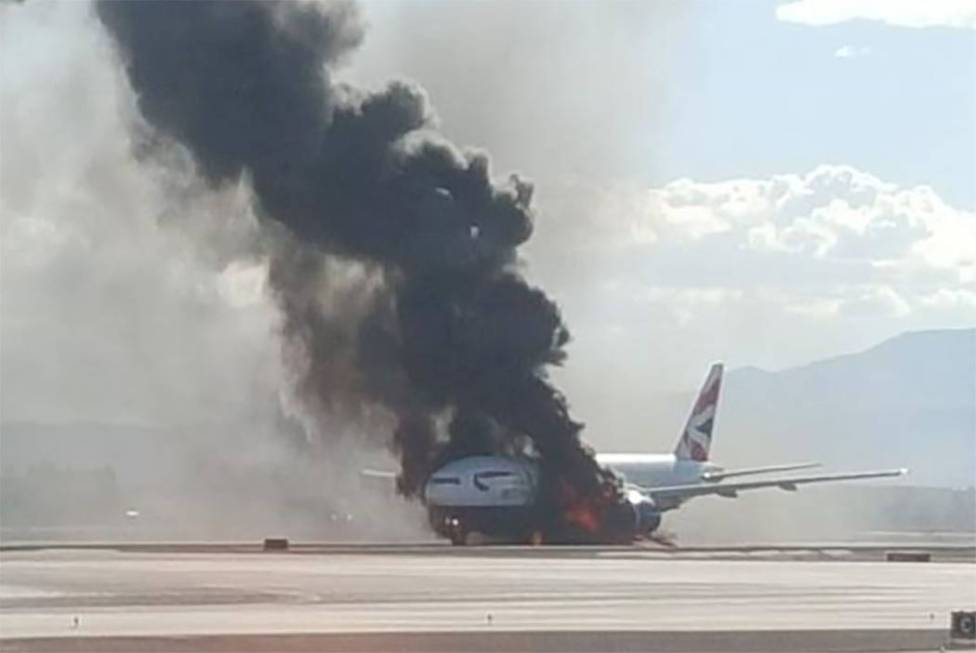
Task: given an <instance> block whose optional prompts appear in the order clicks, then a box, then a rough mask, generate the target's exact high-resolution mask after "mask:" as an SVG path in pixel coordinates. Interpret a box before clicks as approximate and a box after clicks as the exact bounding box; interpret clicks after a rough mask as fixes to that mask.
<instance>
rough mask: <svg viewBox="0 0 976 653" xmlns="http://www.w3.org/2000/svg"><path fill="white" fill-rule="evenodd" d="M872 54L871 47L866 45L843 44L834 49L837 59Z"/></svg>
mask: <svg viewBox="0 0 976 653" xmlns="http://www.w3.org/2000/svg"><path fill="white" fill-rule="evenodd" d="M869 54H871V48H869V47H868V46H866V45H842V46H841V47H839V48H837V49H836V50H834V57H836V58H837V59H854V58H855V57H866V56H868V55H869Z"/></svg>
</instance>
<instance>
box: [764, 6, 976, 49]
mask: <svg viewBox="0 0 976 653" xmlns="http://www.w3.org/2000/svg"><path fill="white" fill-rule="evenodd" d="M776 17H777V18H778V19H779V20H782V21H786V22H790V23H799V24H802V25H810V26H815V27H819V26H822V25H835V24H837V23H844V22H847V21H851V20H858V19H861V20H874V21H880V22H883V23H885V24H887V25H893V26H898V27H914V28H924V27H957V28H968V29H976V4H974V3H973V2H972V0H923V1H919V0H795V1H794V2H787V3H785V4H781V5H779V6H778V7H776ZM838 56H840V55H838Z"/></svg>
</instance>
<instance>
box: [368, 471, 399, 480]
mask: <svg viewBox="0 0 976 653" xmlns="http://www.w3.org/2000/svg"><path fill="white" fill-rule="evenodd" d="M359 475H360V476H362V477H363V478H372V479H381V480H384V481H395V480H396V477H397V473H396V472H391V471H389V470H386V469H361V470H359Z"/></svg>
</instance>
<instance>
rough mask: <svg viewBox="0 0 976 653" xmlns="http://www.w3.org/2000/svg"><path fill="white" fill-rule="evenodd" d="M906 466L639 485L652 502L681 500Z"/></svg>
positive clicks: (880, 474)
mask: <svg viewBox="0 0 976 653" xmlns="http://www.w3.org/2000/svg"><path fill="white" fill-rule="evenodd" d="M907 473H908V470H907V469H904V468H903V469H884V470H879V471H871V472H851V473H844V474H822V475H819V476H795V477H792V478H770V479H765V480H762V481H740V482H738V483H692V484H688V485H668V486H664V487H641V486H638V487H639V488H640V491H641V492H642V493H644V494H646V495H647V496H648V497H650V498H651V499H652V500H653V501H655V502H661V503H675V502H678V503H680V502H681V501H683V500H685V499H690V498H691V497H700V496H704V495H706V494H717V495H719V496H723V497H735V496H737V495H738V493H739V492H742V491H744V490H758V489H760V488H766V487H778V488H780V489H782V490H790V491H795V490H796V488H797V486H798V485H808V484H810V483H829V482H831V481H852V480H855V479H864V478H886V477H891V476H903V475H904V474H907Z"/></svg>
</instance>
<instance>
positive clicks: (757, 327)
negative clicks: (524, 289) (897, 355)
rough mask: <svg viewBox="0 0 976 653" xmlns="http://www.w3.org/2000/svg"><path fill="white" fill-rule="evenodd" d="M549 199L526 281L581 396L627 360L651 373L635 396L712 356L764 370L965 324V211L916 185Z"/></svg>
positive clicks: (734, 182)
mask: <svg viewBox="0 0 976 653" xmlns="http://www.w3.org/2000/svg"><path fill="white" fill-rule="evenodd" d="M560 195H561V196H562V197H561V202H562V204H561V205H560V206H561V208H562V209H563V210H562V211H557V212H550V211H549V209H550V208H552V207H551V206H544V207H543V209H544V210H543V213H542V215H543V217H544V218H545V217H546V216H549V217H550V218H553V219H555V218H558V220H559V222H558V223H543V224H541V225H540V228H544V227H548V229H549V230H550V231H548V232H546V231H543V232H542V233H540V234H539V238H538V241H537V242H536V243H534V249H533V250H532V251H531V263H532V268H531V270H530V271H531V273H532V275H533V277H535V278H536V279H540V280H541V281H542V284H543V285H544V286H545V287H546V288H547V289H549V290H552V291H553V292H554V293H555V296H556V297H557V298H558V299H559V301H560V303H561V304H562V306H563V309H564V312H565V314H566V317H567V322H568V323H569V325H570V326H571V328H572V330H573V332H574V334H575V340H574V342H575V344H574V346H573V347H574V348H573V351H572V355H571V356H570V365H572V366H577V365H578V366H579V367H578V368H577V369H579V370H581V371H580V372H579V374H580V378H579V379H574V378H573V377H572V374H573V371H572V370H570V371H569V372H567V378H570V379H572V383H573V384H577V385H579V386H580V387H583V386H586V384H587V381H586V380H585V379H583V377H584V376H587V375H592V374H593V373H594V370H600V369H603V368H602V367H601V366H607V365H610V364H609V363H607V362H606V361H618V363H615V364H618V365H619V364H620V363H619V361H623V360H630V359H631V358H632V357H633V356H634V352H635V347H636V348H639V349H645V348H646V349H647V350H648V351H649V352H652V353H649V354H648V355H647V360H646V361H645V362H646V364H648V365H652V367H653V369H656V370H662V369H663V370H664V372H665V373H664V374H663V375H646V376H645V375H643V373H642V372H640V370H638V369H636V368H635V369H634V370H633V372H632V373H633V374H634V375H635V379H637V380H635V383H636V384H637V385H638V386H640V385H641V384H644V386H646V385H648V384H655V383H657V384H663V383H668V382H672V381H674V379H679V378H682V379H684V381H682V382H684V383H688V384H692V383H694V381H695V379H694V378H692V377H694V375H695V374H697V373H698V370H699V368H700V366H702V365H706V364H707V363H708V361H709V360H714V359H716V358H725V359H726V360H729V361H731V362H732V363H734V362H735V361H739V362H742V363H749V364H758V365H765V366H769V367H773V368H776V367H783V366H786V365H790V364H797V363H803V362H806V361H809V360H812V359H815V358H819V357H824V356H830V355H834V354H836V353H838V352H840V351H854V350H857V349H859V348H863V347H868V346H871V345H873V344H876V343H877V342H879V341H881V340H882V339H884V338H887V337H891V336H893V335H895V334H897V333H900V332H902V331H907V330H912V329H924V328H944V327H964V326H972V325H973V324H976V211H973V210H972V209H962V208H957V207H954V206H951V205H949V204H947V203H946V202H945V201H944V200H943V199H942V198H941V197H939V195H938V194H937V193H936V192H935V191H934V190H933V189H932V188H930V187H928V186H905V187H903V186H899V185H897V184H893V183H890V182H887V181H884V180H882V179H879V178H878V177H876V176H874V175H872V174H869V173H867V172H864V171H862V170H859V169H856V168H854V167H851V166H847V165H820V166H817V167H816V168H814V169H812V170H810V171H809V172H806V173H804V174H781V175H774V176H771V177H768V178H759V179H746V178H743V179H730V180H724V181H718V182H699V181H695V180H691V179H681V180H677V181H674V182H672V183H669V184H666V185H664V186H661V187H657V188H646V187H643V188H642V187H639V186H638V185H636V184H617V185H614V186H612V187H608V188H604V189H603V190H602V191H599V192H598V191H597V190H595V189H593V188H591V187H587V188H585V189H583V190H579V189H577V192H575V193H574V192H573V189H571V188H568V187H567V188H562V189H560ZM574 207H575V209H574ZM557 224H558V228H557V227H556V226H555V225H557ZM641 233H653V234H654V235H655V237H654V238H653V239H649V238H644V237H637V236H636V235H635V234H641ZM611 327H612V328H611ZM639 343H643V344H639ZM651 359H653V363H652V362H650V361H651ZM574 361H575V362H574ZM638 362H639V361H638ZM637 364H638V363H636V362H635V363H634V365H637ZM582 370H586V371H585V372H584V371H582ZM685 374H688V375H690V376H689V377H687V378H685V377H683V376H682V375H685ZM674 382H677V381H674ZM642 387H643V386H642ZM587 388H588V386H587ZM587 391H589V388H588V389H587ZM580 393H583V394H585V392H584V391H583V390H580Z"/></svg>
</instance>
